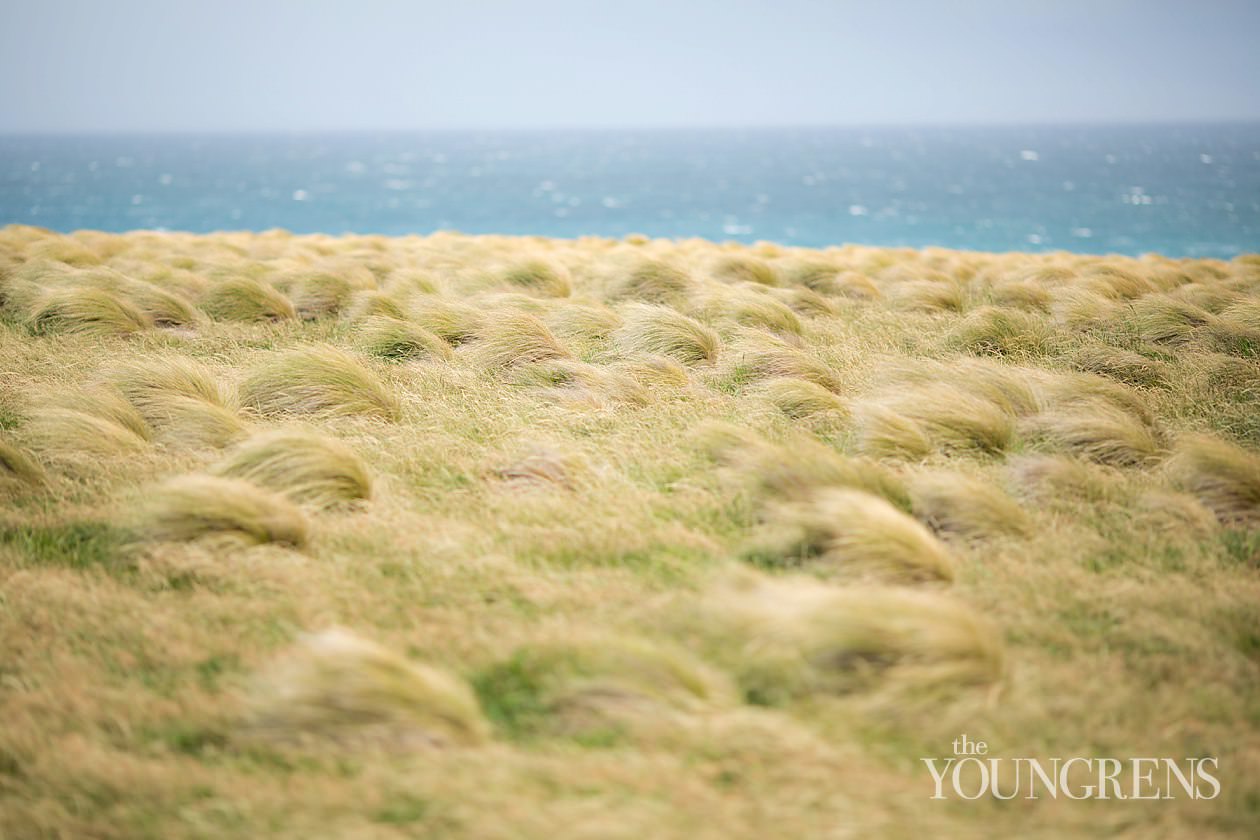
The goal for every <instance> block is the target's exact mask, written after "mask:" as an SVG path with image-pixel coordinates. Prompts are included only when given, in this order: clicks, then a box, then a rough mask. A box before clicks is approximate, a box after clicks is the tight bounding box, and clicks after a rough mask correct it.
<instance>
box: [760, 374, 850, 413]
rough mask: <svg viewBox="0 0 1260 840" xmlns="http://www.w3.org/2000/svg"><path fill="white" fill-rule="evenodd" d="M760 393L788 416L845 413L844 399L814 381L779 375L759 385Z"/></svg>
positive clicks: (846, 407)
mask: <svg viewBox="0 0 1260 840" xmlns="http://www.w3.org/2000/svg"><path fill="white" fill-rule="evenodd" d="M761 394H762V395H763V396H765V398H766V399H767V400H769V401H770V403H771V404H773V405H774V407H775V408H777V409H779V410H780V411H782V412H783V413H784V414H786V415H787V416H788V417H791V418H793V419H800V418H804V417H812V416H814V415H816V414H823V413H826V412H835V413H837V414H847V413H848V406H847V405H845V402H844V400H842V399H840V398H839V397H837V396H836V395H835V394H833V393H832V392H831V391H829V390H827V389H826V388H824V387H822V386H821V385H818V384H816V383H814V382H809V381H807V380H804V379H794V378H790V377H780V378H777V379H771V380H769V381H767V382H766V383H765V384H764V385H762V386H761Z"/></svg>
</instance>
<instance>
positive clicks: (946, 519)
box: [910, 471, 1032, 539]
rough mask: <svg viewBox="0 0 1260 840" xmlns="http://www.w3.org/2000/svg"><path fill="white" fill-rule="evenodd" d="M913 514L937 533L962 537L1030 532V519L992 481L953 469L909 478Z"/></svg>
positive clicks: (1025, 533) (1016, 534) (1014, 534)
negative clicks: (952, 470)
mask: <svg viewBox="0 0 1260 840" xmlns="http://www.w3.org/2000/svg"><path fill="white" fill-rule="evenodd" d="M910 499H911V505H912V506H913V509H914V515H915V516H916V517H918V518H919V519H921V520H922V521H924V522H925V523H927V524H928V525H929V526H930V527H931V528H933V529H934V530H936V531H937V532H940V533H945V534H957V535H958V536H961V537H963V538H966V539H977V538H984V537H991V536H1000V535H1010V536H1017V537H1023V536H1028V535H1029V534H1030V533H1032V520H1031V519H1030V518H1029V517H1028V514H1027V513H1025V512H1024V509H1023V508H1021V507H1020V506H1019V505H1018V504H1017V503H1016V502H1015V500H1014V499H1012V498H1011V497H1010V496H1008V495H1007V494H1006V493H1005V492H1004V491H1003V490H1002V489H1001V488H1000V487H998V486H996V485H995V484H993V483H992V482H988V481H982V480H980V479H978V478H971V477H969V476H965V475H962V474H961V473H956V472H943V471H937V472H929V473H921V474H919V475H916V476H914V477H913V478H911V479H910Z"/></svg>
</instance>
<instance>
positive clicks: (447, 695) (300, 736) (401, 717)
mask: <svg viewBox="0 0 1260 840" xmlns="http://www.w3.org/2000/svg"><path fill="white" fill-rule="evenodd" d="M243 726H244V734H246V735H247V736H250V737H255V738H259V739H262V740H272V741H278V742H296V743H297V744H303V743H306V744H309V743H310V742H312V741H315V742H319V741H329V742H333V743H336V744H340V745H342V746H359V747H362V746H364V745H375V746H379V747H383V748H386V749H391V750H408V749H421V748H434V747H439V748H440V747H458V746H464V745H469V744H476V743H478V742H480V741H482V740H484V739H485V738H486V735H487V734H488V729H489V727H488V726H487V725H486V721H485V719H484V717H483V716H482V714H481V711H480V709H479V708H478V706H477V700H476V698H475V697H474V696H473V693H472V691H471V690H470V689H469V688H468V686H467V685H465V684H464V683H462V682H460V681H459V680H458V679H457V678H455V677H453V676H451V675H450V674H447V673H445V672H443V671H441V670H438V669H436V668H433V667H431V666H428V665H422V664H419V663H415V662H410V661H408V660H407V659H405V658H403V657H401V656H399V655H398V654H396V653H393V652H392V651H389V650H387V649H385V648H383V647H381V646H380V645H377V644H374V643H372V642H369V641H367V640H366V639H362V638H359V637H358V636H356V635H354V634H353V633H351V632H349V631H347V630H342V629H332V630H325V631H323V632H320V633H315V634H312V635H310V636H307V637H306V638H304V639H303V640H301V642H299V644H298V645H296V646H295V648H294V649H293V650H290V651H288V652H287V654H286V655H284V656H282V657H281V658H280V659H279V660H278V661H277V662H275V663H273V664H272V665H271V667H270V668H269V669H268V670H266V671H264V672H263V673H261V674H259V675H258V677H257V678H256V680H255V682H254V685H253V686H252V691H251V696H250V703H249V710H248V716H247V717H246V719H245V720H244V721H243Z"/></svg>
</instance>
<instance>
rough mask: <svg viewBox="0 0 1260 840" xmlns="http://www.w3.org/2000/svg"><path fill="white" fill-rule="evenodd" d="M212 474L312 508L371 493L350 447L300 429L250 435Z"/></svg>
mask: <svg viewBox="0 0 1260 840" xmlns="http://www.w3.org/2000/svg"><path fill="white" fill-rule="evenodd" d="M212 473H213V474H215V475H220V476H226V477H228V478H241V479H245V480H246V481H249V482H252V483H253V484H256V485H258V486H259V487H265V488H267V489H269V490H277V491H279V492H281V493H284V494H285V495H286V496H288V497H289V498H290V499H292V500H293V501H295V502H300V503H305V504H311V505H315V506H317V507H335V506H337V505H341V504H345V503H347V502H355V501H359V500H361V499H367V498H370V497H371V495H372V477H371V475H370V474H369V473H368V470H367V467H366V466H365V465H364V463H363V461H362V460H361V459H360V458H359V456H358V455H356V454H355V453H354V450H352V449H351V448H350V447H348V446H346V445H345V444H344V443H341V442H340V441H338V440H336V439H334V438H329V437H325V436H323V435H317V434H313V433H310V432H303V431H278V432H269V433H266V434H262V435H257V436H255V437H252V438H250V439H249V440H247V441H245V442H244V443H243V444H241V445H240V446H239V447H237V448H236V449H235V450H234V451H233V452H231V453H230V454H229V455H228V456H227V457H226V458H225V459H224V460H223V461H221V462H219V463H218V464H217V465H216V466H215V467H214V468H213V470H212Z"/></svg>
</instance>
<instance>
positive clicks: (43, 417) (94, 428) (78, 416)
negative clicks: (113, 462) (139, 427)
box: [25, 408, 149, 459]
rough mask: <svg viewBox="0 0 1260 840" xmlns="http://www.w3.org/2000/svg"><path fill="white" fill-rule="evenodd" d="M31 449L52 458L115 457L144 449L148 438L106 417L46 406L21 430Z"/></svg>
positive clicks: (147, 443)
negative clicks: (33, 447)
mask: <svg viewBox="0 0 1260 840" xmlns="http://www.w3.org/2000/svg"><path fill="white" fill-rule="evenodd" d="M25 433H26V435H27V437H29V438H30V440H31V442H32V444H33V445H34V446H35V448H36V449H37V450H38V451H40V452H42V453H46V454H49V455H51V456H53V457H56V458H65V457H68V458H70V459H75V458H76V457H81V456H93V457H95V458H101V459H104V458H117V457H121V456H124V455H130V454H134V453H136V452H140V451H142V450H144V449H146V448H147V447H148V445H149V441H148V438H147V437H145V436H142V435H140V434H138V433H137V432H136V430H135V429H134V428H130V427H128V426H124V425H120V424H119V423H116V422H114V421H113V420H111V419H109V418H108V417H101V416H97V415H94V414H90V413H88V412H84V411H74V410H72V409H68V408H50V409H45V410H43V411H39V412H37V413H35V414H34V416H32V417H31V421H30V423H29V424H28V425H27V427H26V429H25Z"/></svg>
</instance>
